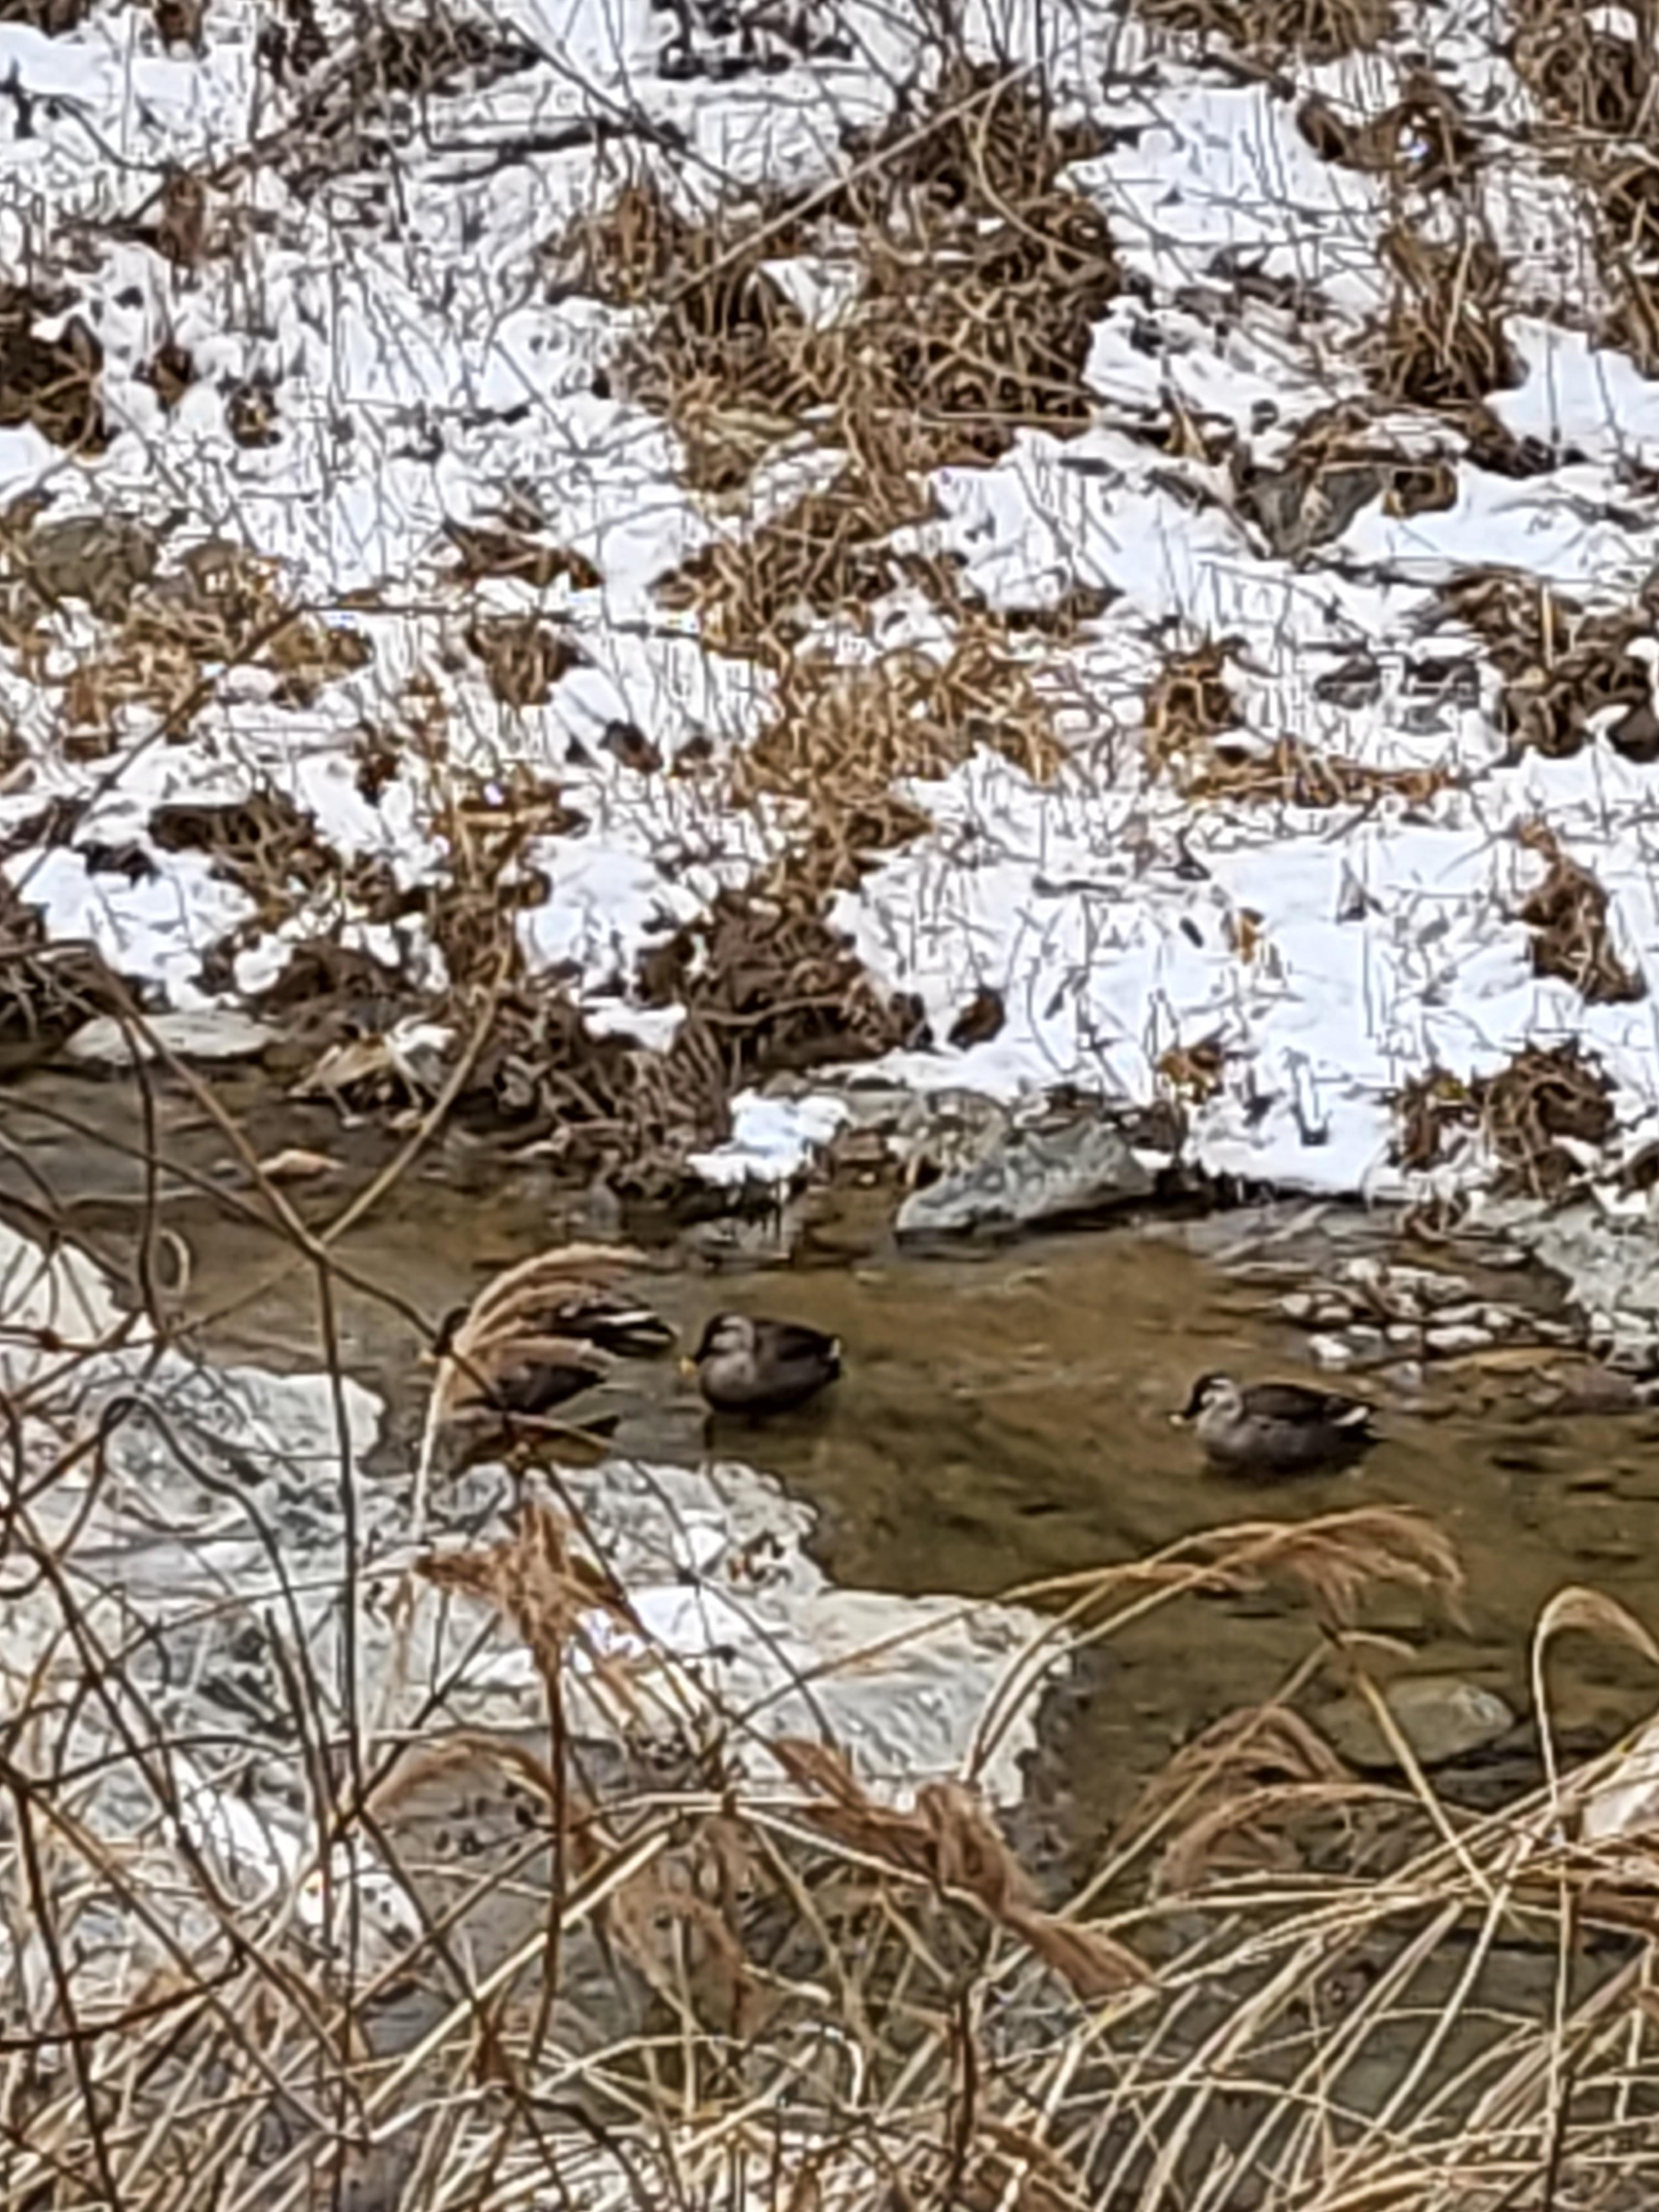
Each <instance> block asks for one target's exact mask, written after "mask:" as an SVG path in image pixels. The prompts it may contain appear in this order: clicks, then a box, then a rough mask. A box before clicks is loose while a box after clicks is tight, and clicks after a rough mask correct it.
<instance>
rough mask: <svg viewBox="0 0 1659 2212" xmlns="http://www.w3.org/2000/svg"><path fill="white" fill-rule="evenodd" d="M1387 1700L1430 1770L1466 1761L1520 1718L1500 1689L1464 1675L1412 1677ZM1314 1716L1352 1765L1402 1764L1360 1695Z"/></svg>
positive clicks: (1389, 1689) (1390, 1689)
mask: <svg viewBox="0 0 1659 2212" xmlns="http://www.w3.org/2000/svg"><path fill="white" fill-rule="evenodd" d="M1383 1702H1384V1703H1385V1704H1386V1705H1387V1706H1388V1708H1389V1711H1390V1713H1392V1714H1393V1716H1394V1718H1395V1724H1396V1725H1397V1726H1398V1728H1399V1730H1400V1733H1401V1735H1402V1736H1404V1738H1405V1739H1406V1741H1407V1743H1408V1744H1409V1745H1410V1746H1411V1747H1412V1750H1413V1753H1415V1754H1416V1756H1417V1758H1418V1759H1419V1760H1420V1762H1421V1763H1422V1764H1423V1765H1425V1766H1440V1765H1444V1764H1445V1762H1446V1761H1447V1760H1448V1759H1463V1758H1467V1757H1468V1753H1470V1752H1472V1751H1480V1749H1482V1748H1483V1747H1485V1746H1486V1744H1489V1743H1495V1742H1496V1741H1498V1737H1499V1736H1501V1735H1508V1733H1509V1731H1510V1729H1512V1728H1513V1727H1514V1726H1515V1715H1514V1714H1513V1713H1512V1712H1511V1711H1510V1708H1509V1706H1508V1705H1505V1704H1504V1700H1503V1699H1502V1698H1500V1697H1499V1696H1498V1692H1496V1691H1495V1690H1488V1689H1486V1688H1485V1687H1484V1686H1482V1685H1481V1684H1480V1683H1479V1682H1471V1681H1468V1680H1466V1679H1465V1678H1464V1677H1463V1676H1462V1675H1461V1674H1407V1675H1405V1676H1403V1677H1402V1678H1401V1680H1399V1681H1397V1682H1390V1683H1389V1684H1388V1685H1387V1686H1386V1687H1385V1688H1384V1689H1383ZM1315 1717H1316V1720H1317V1722H1318V1723H1319V1726H1320V1728H1321V1729H1322V1730H1323V1732H1324V1734H1325V1735H1327V1736H1328V1738H1329V1739H1330V1741H1331V1742H1332V1743H1334V1745H1335V1747H1336V1748H1337V1750H1338V1751H1340V1753H1341V1754H1342V1756H1343V1758H1344V1759H1347V1760H1348V1761H1349V1763H1350V1764H1351V1765H1354V1766H1395V1765H1398V1764H1399V1761H1398V1759H1396V1757H1395V1753H1394V1751H1393V1749H1392V1747H1390V1745H1389V1741H1388V1740H1387V1738H1386V1737H1385V1736H1384V1735H1383V1731H1382V1729H1381V1728H1380V1727H1379V1726H1378V1725H1377V1721H1376V1715H1375V1714H1374V1713H1373V1712H1372V1711H1371V1709H1370V1705H1369V1704H1368V1703H1367V1702H1366V1701H1365V1700H1364V1699H1363V1698H1361V1697H1359V1696H1358V1695H1357V1694H1356V1693H1353V1692H1350V1693H1349V1694H1348V1695H1346V1697H1341V1698H1338V1699H1336V1700H1335V1702H1334V1704H1332V1705H1327V1706H1325V1707H1324V1709H1323V1710H1322V1711H1321V1712H1319V1713H1317V1714H1316V1716H1315Z"/></svg>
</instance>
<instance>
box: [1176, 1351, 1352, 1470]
mask: <svg viewBox="0 0 1659 2212" xmlns="http://www.w3.org/2000/svg"><path fill="white" fill-rule="evenodd" d="M1373 1411H1374V1409H1373V1408H1372V1407H1370V1406H1369V1405H1367V1404H1366V1403H1365V1401H1364V1399H1361V1398H1345V1397H1343V1396H1341V1395H1340V1394H1339V1393H1338V1392H1336V1391H1334V1390H1310V1389H1307V1388H1306V1386H1305V1385H1304V1384H1303V1383H1249V1384H1244V1383H1236V1382H1235V1381H1234V1380H1233V1378H1232V1376H1231V1375H1214V1374H1212V1375H1200V1376H1199V1378H1198V1380H1197V1382H1196V1383H1194V1385H1193V1389H1192V1395H1191V1396H1190V1397H1189V1398H1188V1401H1187V1403H1186V1406H1185V1407H1184V1408H1183V1410H1182V1412H1181V1413H1177V1414H1176V1417H1175V1418H1176V1420H1177V1421H1180V1422H1188V1421H1189V1422H1190V1423H1191V1424H1192V1426H1193V1431H1194V1434H1195V1435H1196V1437H1197V1438H1198V1441H1199V1443H1200V1445H1201V1446H1202V1448H1203V1451H1204V1455H1205V1457H1206V1459H1207V1460H1208V1461H1209V1462H1211V1464H1212V1466H1214V1467H1218V1468H1226V1469H1227V1470H1228V1471H1229V1472H1230V1473H1231V1474H1304V1473H1309V1472H1311V1471H1312V1470H1313V1469H1314V1468H1321V1467H1337V1466H1340V1465H1343V1464H1346V1463H1347V1462H1352V1461H1353V1460H1355V1459H1358V1457H1359V1456H1360V1455H1361V1454H1362V1453H1364V1452H1366V1451H1369V1450H1370V1448H1371V1446H1372V1445H1373V1444H1374V1443H1376V1441H1377V1439H1376V1436H1375V1435H1374V1434H1373V1433H1372V1431H1371V1427H1370V1423H1371V1419H1372V1416H1373Z"/></svg>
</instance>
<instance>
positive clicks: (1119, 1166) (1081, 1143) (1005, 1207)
mask: <svg viewBox="0 0 1659 2212" xmlns="http://www.w3.org/2000/svg"><path fill="white" fill-rule="evenodd" d="M1151 1190H1152V1176H1151V1174H1150V1173H1149V1171H1148V1170H1146V1168H1145V1167H1143V1166H1142V1164H1141V1163H1140V1162H1139V1160H1138V1159H1137V1158H1135V1155H1134V1153H1133V1152H1132V1151H1131V1149H1130V1147H1129V1145H1128V1142H1127V1139H1125V1137H1124V1136H1123V1133H1122V1132H1121V1130H1120V1129H1119V1128H1118V1127H1117V1126H1116V1125H1115V1122H1113V1121H1109V1120H1108V1119H1107V1117H1106V1116H1105V1115H1103V1114H1102V1113H1100V1112H1099V1111H1097V1110H1095V1109H1087V1108H1085V1109H1082V1110H1080V1111H1079V1112H1076V1113H1073V1114H1071V1115H1067V1116H1066V1118H1064V1119H1062V1120H1055V1119H1054V1118H1052V1117H1045V1118H1044V1119H1043V1120H1042V1121H1037V1122H1032V1123H1030V1124H1023V1123H1021V1122H1019V1121H1010V1122H1009V1124H1008V1125H1007V1126H1006V1128H1005V1129H1004V1130H1002V1131H1001V1132H1000V1133H998V1134H997V1135H996V1136H994V1138H993V1139H992V1140H991V1143H990V1145H989V1146H988V1148H987V1150H986V1151H985V1152H983V1153H982V1154H981V1156H980V1158H977V1159H974V1160H970V1161H969V1162H968V1163H967V1164H964V1165H962V1166H959V1167H956V1168H953V1169H947V1170H946V1171H945V1173H944V1174H943V1175H941V1176H939V1180H938V1181H937V1182H931V1183H927V1184H926V1185H924V1187H923V1188H921V1189H920V1190H914V1191H912V1192H911V1194H910V1195H909V1197H908V1198H907V1199H906V1200H905V1201H904V1203H903V1205H902V1206H901V1207H900V1208H899V1212H898V1219H897V1222H896V1229H897V1231H898V1234H899V1235H900V1236H901V1237H923V1236H968V1235H971V1234H972V1233H973V1231H975V1230H978V1229H1017V1228H1022V1227H1024V1226H1025V1225H1027V1224H1030V1223H1035V1222H1039V1221H1056V1220H1059V1219H1060V1218H1063V1217H1065V1216H1066V1215H1068V1214H1080V1213H1093V1212H1098V1211H1099V1210H1100V1209H1101V1208H1103V1207H1105V1206H1124V1205H1127V1204H1128V1203H1129V1202H1131V1201H1132V1200H1134V1199H1138V1198H1145V1197H1146V1196H1147V1194H1149V1193H1150V1192H1151Z"/></svg>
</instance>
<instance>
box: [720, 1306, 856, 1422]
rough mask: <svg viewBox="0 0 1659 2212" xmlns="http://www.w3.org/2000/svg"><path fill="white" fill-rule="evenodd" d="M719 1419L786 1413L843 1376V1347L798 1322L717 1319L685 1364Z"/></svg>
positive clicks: (733, 1317) (743, 1316) (742, 1316)
mask: <svg viewBox="0 0 1659 2212" xmlns="http://www.w3.org/2000/svg"><path fill="white" fill-rule="evenodd" d="M685 1364H686V1366H687V1368H688V1369H689V1370H690V1371H691V1372H692V1373H693V1374H695V1375H696V1378H697V1386H698V1388H699V1389H701V1390H702V1395H703V1396H704V1397H705V1398H706V1399H707V1400H708V1403H709V1405H710V1406H711V1407H713V1408H714V1412H715V1413H749V1414H756V1415H758V1414H763V1413H788V1412H789V1411H790V1410H791V1409H792V1408H793V1407H796V1406H804V1405H805V1403H806V1402H807V1401H808V1400H809V1399H811V1398H816V1397H817V1395H818V1393H819V1391H820V1390H823V1389H827V1388H828V1387H829V1384H830V1383H833V1382H834V1381H835V1380H836V1377H837V1376H839V1375H840V1373H841V1346H840V1344H839V1343H838V1342H837V1341H836V1339H835V1338H834V1337H833V1336H825V1335H824V1334H823V1333H822V1331H821V1330H818V1329H816V1328H803V1327H802V1326H801V1324H800V1323H799V1322H792V1321H759V1320H756V1319H753V1318H751V1317H750V1316H749V1315H748V1314H732V1313H724V1314H716V1315H715V1316H714V1319H713V1320H712V1321H711V1322H709V1324H708V1328H705V1329H704V1331H703V1333H702V1342H701V1343H700V1344H699V1345H698V1346H697V1348H696V1352H694V1353H693V1354H692V1356H691V1358H690V1359H689V1360H688V1361H687V1362H686V1363H685Z"/></svg>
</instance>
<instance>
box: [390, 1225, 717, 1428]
mask: <svg viewBox="0 0 1659 2212" xmlns="http://www.w3.org/2000/svg"><path fill="white" fill-rule="evenodd" d="M635 1256H636V1255H633V1254H630V1253H627V1252H623V1251H612V1250H611V1249H608V1248H606V1247H604V1246H599V1245H586V1244H577V1245H569V1246H566V1247H564V1248H562V1249H559V1250H556V1251H551V1252H540V1253H537V1254H536V1255H534V1256H533V1257H532V1258H531V1259H529V1260H526V1261H520V1263H519V1264H518V1265H517V1266H516V1267H509V1268H508V1269H507V1271H506V1272H505V1273H502V1274H500V1275H498V1276H496V1277H495V1279H494V1280H493V1281H492V1282H490V1283H489V1284H488V1285H486V1286H485V1288H484V1289H483V1291H480V1293H479V1295H478V1296H477V1298H475V1299H474V1301H473V1302H472V1304H471V1305H470V1306H458V1307H457V1308H456V1309H455V1310H453V1312H451V1313H449V1314H447V1315H446V1316H444V1318H443V1320H442V1322H441V1323H440V1324H439V1327H438V1330H437V1334H436V1336H435V1340H434V1343H433V1346H432V1349H433V1352H434V1354H435V1357H436V1358H437V1360H438V1363H439V1378H438V1404H439V1407H440V1408H441V1415H442V1417H444V1418H448V1417H450V1416H453V1415H455V1414H459V1413H468V1412H489V1413H497V1414H509V1415H518V1416H520V1417H521V1418H526V1419H534V1418H537V1417H539V1416H541V1415H544V1414H548V1413H553V1412H554V1411H555V1410H556V1408H557V1407H561V1406H562V1405H564V1404H565V1403H566V1402H567V1401H568V1400H570V1399H572V1398H574V1397H577V1396H579V1395H580V1394H581V1393H582V1392H583V1391H584V1390H591V1389H593V1388H594V1387H595V1386H596V1385H597V1384H599V1383H603V1382H605V1380H606V1378H607V1377H608V1376H610V1374H611V1371H612V1370H613V1368H614V1367H615V1365H616V1364H617V1361H618V1360H619V1359H648V1358H653V1357H655V1356H656V1355H657V1354H658V1353H659V1352H665V1351H667V1350H668V1349H669V1347H670V1346H671V1345H672V1344H673V1342H674V1331H673V1329H672V1328H671V1327H670V1326H669V1324H668V1323H667V1322H665V1321H664V1320H663V1319H662V1317H661V1316H660V1315H659V1314H656V1313H653V1311H652V1310H651V1309H650V1307H648V1306H647V1305H643V1304H641V1303H640V1301H639V1300H638V1299H637V1298H635V1297H630V1296H629V1294H628V1293H627V1292H626V1291H625V1290H623V1288H622V1287H620V1285H618V1284H617V1282H616V1281H615V1277H616V1276H617V1274H619V1273H620V1272H621V1271H622V1269H623V1267H624V1266H626V1265H627V1264H628V1263H629V1261H631V1260H633V1259H634V1258H635Z"/></svg>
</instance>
